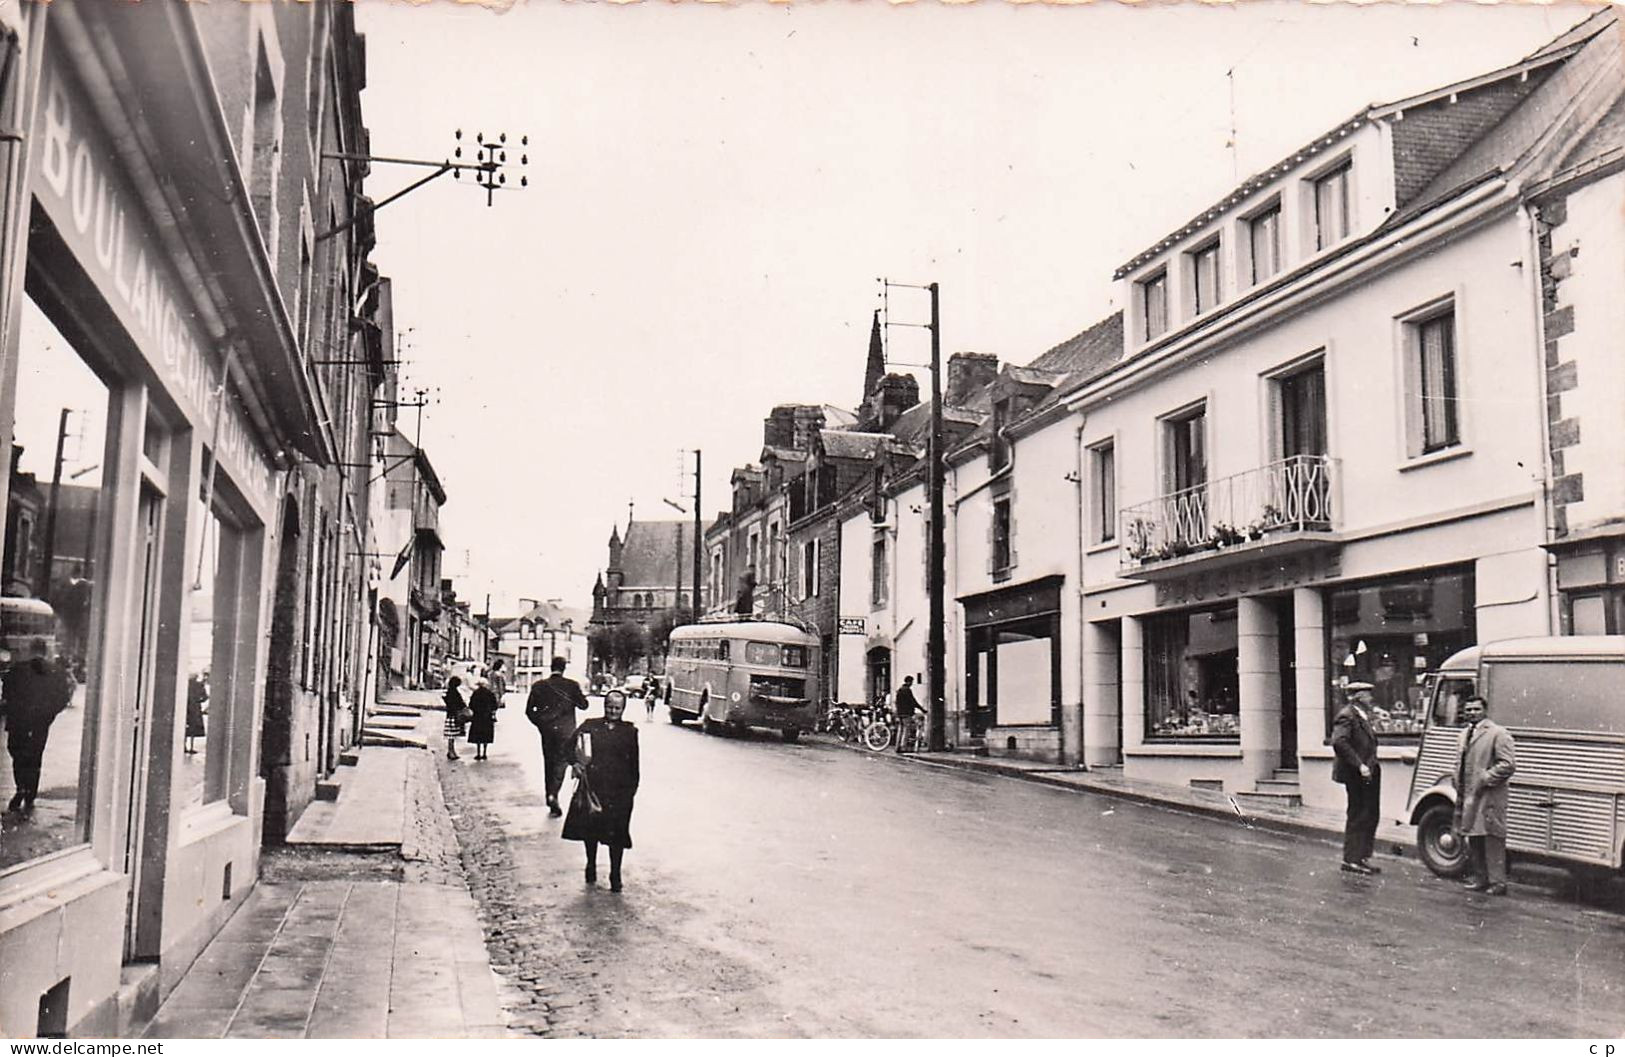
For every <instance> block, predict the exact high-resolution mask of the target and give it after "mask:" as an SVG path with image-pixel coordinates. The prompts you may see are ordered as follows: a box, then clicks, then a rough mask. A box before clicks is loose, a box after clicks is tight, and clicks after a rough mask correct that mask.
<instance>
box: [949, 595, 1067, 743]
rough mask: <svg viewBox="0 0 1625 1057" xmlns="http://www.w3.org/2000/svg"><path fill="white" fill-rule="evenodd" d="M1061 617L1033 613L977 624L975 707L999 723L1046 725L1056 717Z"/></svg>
mask: <svg viewBox="0 0 1625 1057" xmlns="http://www.w3.org/2000/svg"><path fill="white" fill-rule="evenodd" d="M1057 625H1058V618H1056V617H1054V616H1049V615H1045V616H1037V617H1029V618H1025V619H1022V620H1013V621H1008V622H1006V623H1003V624H999V625H991V626H984V627H978V628H972V629H971V630H970V636H969V643H970V652H971V664H972V668H971V673H970V678H971V683H972V685H971V687H970V693H971V695H972V707H973V708H977V709H980V710H982V711H983V712H984V713H985V718H986V720H987V721H988V722H989V723H991V724H992V725H994V726H1001V727H1007V726H1046V725H1049V724H1053V723H1055V722H1056V715H1055V706H1056V701H1057V700H1058V684H1059V679H1060V668H1059V663H1060V662H1059V655H1058V652H1057V645H1056V634H1057Z"/></svg>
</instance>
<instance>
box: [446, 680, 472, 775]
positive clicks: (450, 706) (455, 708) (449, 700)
mask: <svg viewBox="0 0 1625 1057" xmlns="http://www.w3.org/2000/svg"><path fill="white" fill-rule="evenodd" d="M462 685H463V681H462V680H461V679H459V678H458V677H457V676H455V675H454V676H452V677H451V678H450V679H448V680H446V694H445V697H444V698H442V700H443V701H445V702H446V727H445V731H446V759H448V760H455V759H459V757H458V755H457V739H458V738H460V737H462V736H463V709H464V708H466V707H467V706H466V705H464V704H463V695H462V694H461V693H460V692H458V690H457V688H458V687H459V686H462Z"/></svg>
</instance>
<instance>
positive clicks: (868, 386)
mask: <svg viewBox="0 0 1625 1057" xmlns="http://www.w3.org/2000/svg"><path fill="white" fill-rule="evenodd" d="M884 377H886V352H885V348H884V346H883V345H882V343H881V340H880V310H879V309H878V308H877V309H875V317H874V323H873V324H872V325H871V326H870V327H869V362H868V364H867V365H866V366H865V367H864V369H863V396H862V397H860V398H859V399H858V407H860V408H861V407H863V406H864V404H866V403H868V401H869V395H870V394H871V393H873V392H874V391H875V389H876V387H878V386H879V385H880V380H881V379H882V378H884Z"/></svg>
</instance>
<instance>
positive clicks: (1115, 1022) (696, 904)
mask: <svg viewBox="0 0 1625 1057" xmlns="http://www.w3.org/2000/svg"><path fill="white" fill-rule="evenodd" d="M512 700H513V702H514V703H513V704H511V705H510V707H508V708H507V709H505V710H504V711H503V712H502V713H501V716H502V722H500V723H499V724H498V736H497V743H496V745H494V746H493V747H492V758H491V759H490V760H488V761H486V762H483V763H477V762H474V761H473V760H471V759H470V758H469V757H470V756H471V755H472V752H471V750H469V749H467V748H466V747H465V748H464V750H463V754H464V758H463V759H462V760H461V761H458V762H456V763H445V762H444V761H443V763H442V770H441V774H442V779H443V784H444V786H445V789H446V795H447V802H448V806H449V809H450V810H451V811H452V812H453V816H454V824H455V825H456V826H457V828H458V834H459V839H460V841H461V842H462V846H463V847H462V850H463V861H464V866H465V869H466V870H467V871H468V874H469V880H470V884H471V886H472V887H473V889H474V892H475V895H476V897H477V899H478V900H479V902H480V904H481V906H482V910H483V913H484V916H485V918H486V923H487V929H488V933H489V936H488V943H489V946H490V949H491V952H492V955H493V962H494V963H495V964H496V965H497V966H498V968H499V971H501V972H502V973H503V974H504V975H505V977H506V978H507V980H508V981H509V982H510V983H511V985H512V986H511V988H510V990H509V995H508V997H509V1000H510V1004H511V1006H512V1008H513V1010H514V1015H515V1018H516V1021H517V1022H518V1023H519V1024H520V1025H521V1026H523V1027H528V1028H530V1029H531V1030H533V1031H535V1032H537V1033H538V1034H546V1035H575V1034H586V1035H595V1036H636V1037H651V1036H695V1035H702V1036H787V1037H802V1036H813V1037H827V1036H948V1037H984V1036H1038V1037H1044V1036H1089V1035H1113V1036H1255V1035H1256V1036H1289V1037H1303V1036H1308V1037H1316V1036H1332V1037H1349V1036H1474V1037H1504V1036H1567V1037H1575V1036H1580V1037H1615V1036H1618V1035H1619V1034H1621V1032H1622V1031H1625V907H1622V906H1621V905H1620V904H1618V903H1617V902H1612V903H1610V902H1608V901H1599V900H1595V899H1593V900H1589V901H1588V900H1585V899H1580V898H1575V897H1572V896H1566V895H1564V894H1562V893H1561V892H1560V891H1558V890H1556V889H1552V888H1536V887H1531V886H1527V885H1515V886H1514V895H1513V896H1512V897H1511V898H1507V899H1492V898H1490V897H1487V896H1478V895H1469V894H1467V893H1465V892H1463V891H1461V890H1460V889H1459V888H1458V887H1457V886H1456V885H1453V884H1449V883H1446V882H1443V881H1440V880H1437V879H1435V878H1433V877H1432V876H1431V875H1429V874H1428V873H1427V872H1426V871H1425V870H1424V869H1422V868H1421V867H1420V866H1419V865H1417V864H1416V863H1415V862H1414V861H1399V860H1391V859H1389V860H1385V862H1386V866H1387V868H1386V870H1385V872H1384V873H1383V874H1382V875H1381V876H1380V877H1376V878H1359V877H1353V876H1350V875H1347V874H1343V873H1341V872H1340V871H1339V870H1338V869H1337V863H1338V854H1337V849H1336V848H1334V847H1333V846H1332V845H1330V844H1322V843H1317V842H1314V841H1308V840H1305V839H1302V838H1292V837H1284V836H1279V835H1275V834H1270V833H1262V832H1258V831H1254V830H1249V829H1247V828H1245V827H1244V826H1241V825H1239V824H1235V823H1229V822H1221V821H1216V820H1212V819H1207V818H1201V817H1196V816H1190V815H1184V814H1180V813H1177V812H1173V811H1168V810H1164V809H1161V808H1157V807H1152V806H1144V805H1136V804H1129V803H1123V802H1118V801H1113V800H1111V799H1108V798H1104V797H1099V796H1095V795H1092V794H1084V793H1076V792H1071V791H1066V790H1057V789H1052V788H1049V787H1044V786H1038V785H1033V784H1029V783H1023V782H1020V781H1015V780H1011V779H1008V778H1003V777H999V776H991V775H983V774H974V773H966V772H962V771H957V770H949V769H945V768H941V767H935V766H929V765H924V764H920V763H910V762H906V761H900V760H897V759H895V758H892V757H882V756H876V755H873V754H870V753H867V752H862V751H854V750H852V749H848V748H845V747H842V746H838V745H833V744H827V743H821V742H819V741H811V742H807V741H804V742H803V743H801V744H797V745H784V744H781V743H780V742H779V741H778V740H777V739H776V738H773V737H770V736H767V735H757V736H755V737H752V738H749V739H735V738H718V737H710V736H706V735H704V734H702V733H700V731H699V730H698V729H695V728H693V727H689V726H683V727H676V726H672V725H670V724H669V723H667V722H666V718H665V710H664V709H659V710H657V715H656V718H655V721H654V722H646V721H645V719H644V715H643V709H642V706H641V703H639V702H636V701H634V702H633V707H632V709H631V710H629V712H628V715H630V716H633V717H634V718H635V720H636V722H637V725H638V728H639V731H640V737H641V746H642V760H643V785H642V790H641V791H640V793H639V795H638V800H637V808H636V812H635V814H634V816H633V820H632V833H633V840H634V842H635V845H636V846H635V847H634V848H633V849H632V850H631V851H629V852H628V853H627V857H626V868H625V873H626V891H625V892H624V893H622V894H620V895H614V894H611V893H610V892H609V890H608V887H607V883H606V882H605V880H603V878H604V877H606V876H607V868H606V867H607V863H606V862H605V861H604V859H603V858H602V857H603V854H604V853H603V852H600V856H601V861H600V867H599V869H600V881H599V883H598V885H597V886H596V887H590V886H587V885H586V884H585V883H584V882H583V879H582V865H583V862H584V858H583V856H582V852H581V846H580V845H579V844H575V843H567V842H563V841H561V840H559V839H558V829H559V821H558V820H553V819H549V818H548V817H547V815H546V809H545V807H544V805H543V802H542V794H541V763H540V746H539V743H538V740H537V736H536V733H535V731H534V729H533V728H531V727H530V726H529V724H527V723H526V722H525V721H524V717H523V712H522V708H521V707H520V706H519V702H518V699H517V698H514V699H512ZM598 711H599V709H598V702H597V701H596V699H595V700H594V708H593V714H597V713H598ZM566 788H567V790H568V788H569V786H568V784H567V787H566Z"/></svg>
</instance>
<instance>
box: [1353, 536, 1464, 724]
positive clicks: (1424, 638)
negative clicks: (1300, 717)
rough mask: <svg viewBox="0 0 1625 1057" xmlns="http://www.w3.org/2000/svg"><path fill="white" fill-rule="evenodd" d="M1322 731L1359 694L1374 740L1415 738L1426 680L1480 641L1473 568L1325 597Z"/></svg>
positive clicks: (1358, 586) (1386, 581)
mask: <svg viewBox="0 0 1625 1057" xmlns="http://www.w3.org/2000/svg"><path fill="white" fill-rule="evenodd" d="M1326 599H1327V607H1326V608H1327V621H1326V623H1327V634H1328V638H1329V639H1330V644H1329V650H1328V654H1327V658H1326V659H1327V662H1328V663H1327V673H1328V676H1329V678H1330V680H1331V692H1330V693H1329V694H1328V695H1327V713H1326V729H1327V733H1328V735H1329V734H1330V732H1331V723H1332V719H1333V718H1334V717H1335V716H1336V715H1337V711H1338V709H1340V708H1342V707H1343V705H1344V704H1345V703H1346V702H1347V701H1348V699H1349V697H1350V695H1352V694H1353V693H1354V692H1355V691H1358V690H1369V691H1370V693H1371V727H1372V729H1373V730H1375V731H1376V732H1377V733H1378V734H1385V735H1406V734H1419V733H1421V730H1422V720H1423V711H1424V709H1425V707H1426V704H1425V702H1424V700H1423V698H1424V696H1425V695H1424V680H1425V679H1426V677H1427V673H1428V672H1430V671H1433V670H1435V669H1437V668H1438V667H1439V665H1440V664H1442V663H1443V662H1444V661H1445V660H1446V659H1448V658H1449V656H1450V655H1451V654H1452V653H1455V652H1456V651H1457V650H1461V649H1465V648H1467V647H1468V646H1471V645H1472V644H1473V643H1474V642H1475V641H1476V640H1477V637H1478V627H1477V621H1476V620H1475V617H1474V613H1475V610H1474V596H1473V574H1472V571H1471V569H1467V568H1456V569H1441V570H1432V571H1427V572H1418V573H1411V574H1407V575H1405V576H1400V577H1390V578H1388V579H1383V580H1369V581H1364V582H1361V583H1356V584H1346V585H1340V586H1338V587H1335V588H1332V589H1331V590H1329V591H1327V592H1326Z"/></svg>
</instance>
